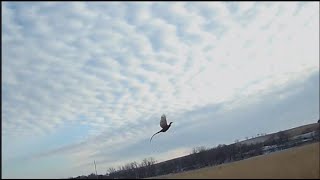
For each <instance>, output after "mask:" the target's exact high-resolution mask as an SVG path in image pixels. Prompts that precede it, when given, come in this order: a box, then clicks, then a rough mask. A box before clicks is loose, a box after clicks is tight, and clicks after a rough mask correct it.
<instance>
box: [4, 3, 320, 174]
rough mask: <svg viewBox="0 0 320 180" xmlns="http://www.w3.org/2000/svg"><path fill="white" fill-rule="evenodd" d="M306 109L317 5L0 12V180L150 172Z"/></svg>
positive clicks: (314, 103) (303, 117)
mask: <svg viewBox="0 0 320 180" xmlns="http://www.w3.org/2000/svg"><path fill="white" fill-rule="evenodd" d="M318 109H319V3H318V2H282V3H281V2H259V3H255V2H240V3H239V2H170V3H169V2H68V3H67V2H33V3H28V2H16V3H14V2H3V3H2V173H3V175H2V177H3V178H66V177H71V176H73V177H74V176H79V175H88V174H90V173H93V172H94V166H93V161H94V160H95V161H96V163H97V171H98V173H99V174H105V173H106V172H107V169H108V168H109V167H115V168H117V167H118V166H119V165H124V164H125V163H128V162H132V161H137V162H141V160H142V159H143V158H146V157H154V158H155V159H156V160H157V161H158V162H160V161H164V160H168V159H171V158H174V157H178V156H182V155H186V154H189V153H190V152H191V150H192V148H193V147H196V146H206V147H214V146H217V145H218V144H229V143H233V142H234V141H235V140H236V139H239V140H243V139H245V137H252V136H255V135H257V134H258V133H273V132H278V131H280V130H284V129H289V128H293V127H296V126H300V125H305V124H309V123H314V122H316V121H317V120H318V119H319V110H318ZM163 113H164V114H166V115H167V119H168V121H169V122H170V121H172V122H173V124H172V126H171V128H170V129H169V130H168V131H167V132H166V133H161V134H160V135H157V136H155V137H154V138H153V141H152V143H150V142H149V139H150V137H151V136H152V134H154V133H155V132H157V131H159V130H160V126H159V121H160V116H161V115H162V114H163Z"/></svg>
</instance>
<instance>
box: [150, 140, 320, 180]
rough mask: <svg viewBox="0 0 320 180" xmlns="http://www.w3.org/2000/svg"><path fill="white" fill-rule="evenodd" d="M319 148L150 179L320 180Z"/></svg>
mask: <svg viewBox="0 0 320 180" xmlns="http://www.w3.org/2000/svg"><path fill="white" fill-rule="evenodd" d="M319 146H320V143H319V142H317V143H312V144H307V145H304V146H301V147H295V148H291V149H287V150H283V151H279V152H275V153H272V154H268V155H261V156H257V157H253V158H249V159H246V160H242V161H237V162H232V163H228V164H222V165H219V166H215V167H206V168H202V169H197V170H192V171H187V172H182V173H176V174H169V175H163V176H157V177H152V178H150V179H158V178H161V179H166V178H170V179H200V178H201V179H214V178H229V179H247V178H248V179H275V178H282V179H300V178H301V179H320V169H319V160H320V159H319Z"/></svg>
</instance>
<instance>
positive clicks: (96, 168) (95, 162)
mask: <svg viewBox="0 0 320 180" xmlns="http://www.w3.org/2000/svg"><path fill="white" fill-rule="evenodd" d="M93 162H94V169H95V170H96V177H97V179H98V174H97V167H96V161H95V160H94V161H93Z"/></svg>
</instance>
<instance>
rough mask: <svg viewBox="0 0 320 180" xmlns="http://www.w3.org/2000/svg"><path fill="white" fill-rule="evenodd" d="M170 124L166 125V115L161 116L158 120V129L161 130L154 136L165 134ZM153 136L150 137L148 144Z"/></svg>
mask: <svg viewBox="0 0 320 180" xmlns="http://www.w3.org/2000/svg"><path fill="white" fill-rule="evenodd" d="M171 124H172V122H170V124H169V125H168V124H167V119H166V115H164V114H163V115H162V116H161V120H160V127H161V128H162V129H161V130H160V131H159V132H156V133H155V134H154V135H156V134H158V133H160V132H166V131H167V130H168V129H169V128H170V126H171ZM154 135H152V137H151V138H150V142H151V140H152V138H153V136H154Z"/></svg>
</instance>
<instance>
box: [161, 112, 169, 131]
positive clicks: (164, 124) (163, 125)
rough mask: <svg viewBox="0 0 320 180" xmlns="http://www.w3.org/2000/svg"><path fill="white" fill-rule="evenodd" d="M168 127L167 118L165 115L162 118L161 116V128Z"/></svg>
mask: <svg viewBox="0 0 320 180" xmlns="http://www.w3.org/2000/svg"><path fill="white" fill-rule="evenodd" d="M167 126H168V124H167V119H166V116H165V115H162V116H161V120H160V127H162V128H165V127H167Z"/></svg>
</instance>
